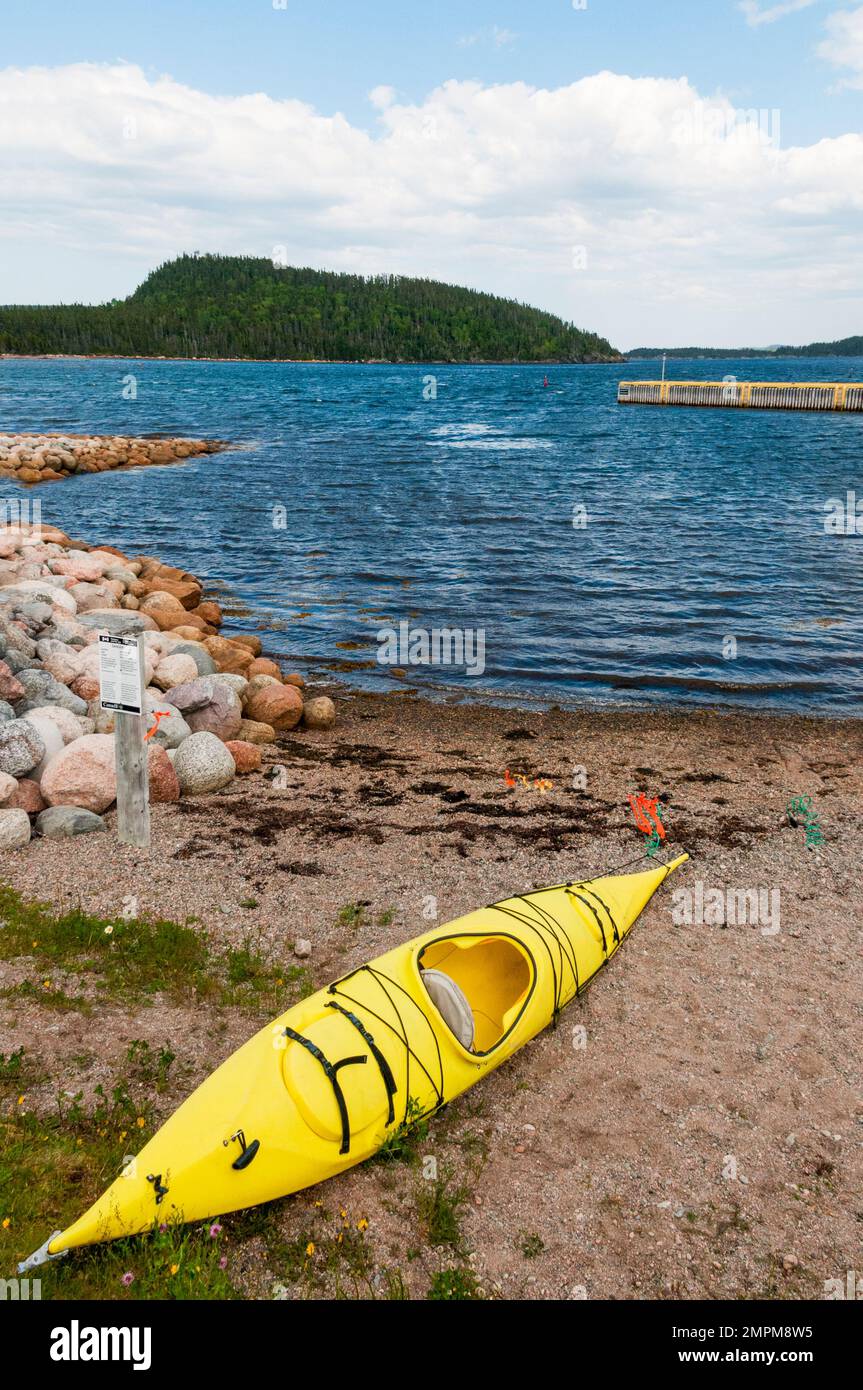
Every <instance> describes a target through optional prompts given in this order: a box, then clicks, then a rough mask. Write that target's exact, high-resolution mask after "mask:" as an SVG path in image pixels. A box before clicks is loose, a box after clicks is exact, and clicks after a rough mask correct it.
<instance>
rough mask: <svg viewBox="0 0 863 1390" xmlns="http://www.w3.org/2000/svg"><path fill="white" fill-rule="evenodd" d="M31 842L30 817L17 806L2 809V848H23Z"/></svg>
mask: <svg viewBox="0 0 863 1390" xmlns="http://www.w3.org/2000/svg"><path fill="white" fill-rule="evenodd" d="M29 843H30V817H29V816H28V815H27V812H26V811H21V810H19V809H18V808H17V807H14V808H12V809H9V810H7V809H5V808H4V809H3V810H0V849H23V847H24V846H25V845H29Z"/></svg>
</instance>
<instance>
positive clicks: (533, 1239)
mask: <svg viewBox="0 0 863 1390" xmlns="http://www.w3.org/2000/svg"><path fill="white" fill-rule="evenodd" d="M544 1249H545V1241H544V1240H543V1239H542V1236H537V1235H532V1234H531V1233H530V1232H528V1231H522V1233H521V1253H522V1254H523V1255H524V1258H525V1259H526V1260H535V1259H536V1257H537V1255H541V1254H542V1252H543V1250H544Z"/></svg>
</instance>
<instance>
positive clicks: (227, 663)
mask: <svg viewBox="0 0 863 1390" xmlns="http://www.w3.org/2000/svg"><path fill="white" fill-rule="evenodd" d="M204 646H205V647H206V648H207V651H208V652H209V653H210V656H211V657H212V658H213V660H214V661H215V663H216V665H217V666H218V668H219V670H220V671H229V672H233V673H234V674H236V675H240V676H244V675H245V674H246V670H247V668H248V667H249V666H251V664H252V661H253V659H254V658H253V655H252V653H251V651H250V650H249V648H248V647H245V646H243V645H242V644H240V643H235V642H229V641H227V639H226V638H224V637H207V638H205V640H204Z"/></svg>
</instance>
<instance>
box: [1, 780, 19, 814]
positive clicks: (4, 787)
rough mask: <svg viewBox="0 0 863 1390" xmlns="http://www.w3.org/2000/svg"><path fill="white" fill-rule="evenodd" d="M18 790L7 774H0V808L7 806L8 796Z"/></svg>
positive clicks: (15, 783)
mask: <svg viewBox="0 0 863 1390" xmlns="http://www.w3.org/2000/svg"><path fill="white" fill-rule="evenodd" d="M17 790H18V783H17V782H16V780H15V778H14V777H13V776H12V774H11V773H9V772H0V806H6V805H7V804H8V801H9V798H10V796H11V795H12V794H13V792H16V791H17Z"/></svg>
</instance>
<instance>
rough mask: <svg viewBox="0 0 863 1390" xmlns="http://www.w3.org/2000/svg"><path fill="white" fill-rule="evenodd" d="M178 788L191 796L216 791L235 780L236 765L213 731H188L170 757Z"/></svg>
mask: <svg viewBox="0 0 863 1390" xmlns="http://www.w3.org/2000/svg"><path fill="white" fill-rule="evenodd" d="M173 763H174V771H175V772H176V774H177V777H178V779H179V783H180V791H181V792H183V794H187V795H190V796H198V795H201V794H202V793H204V792H215V791H219V790H221V788H222V787H227V786H228V784H229V783H230V782H232V781H233V780H234V774H235V771H236V766H235V763H234V759H233V758H232V757H231V754H230V752H229V751H228V749H227V748H226V747H225V745H224V743H222V741H221V739H218V738H217V737H216V735H215V734H212V733H209V732H206V731H203V732H201V733H194V734H190V736H189V737H188V738H187V739H186V741H185V742H184V743H181V744H180V747H179V748H178V749H177V751H176V753H175V754H174V758H173Z"/></svg>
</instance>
